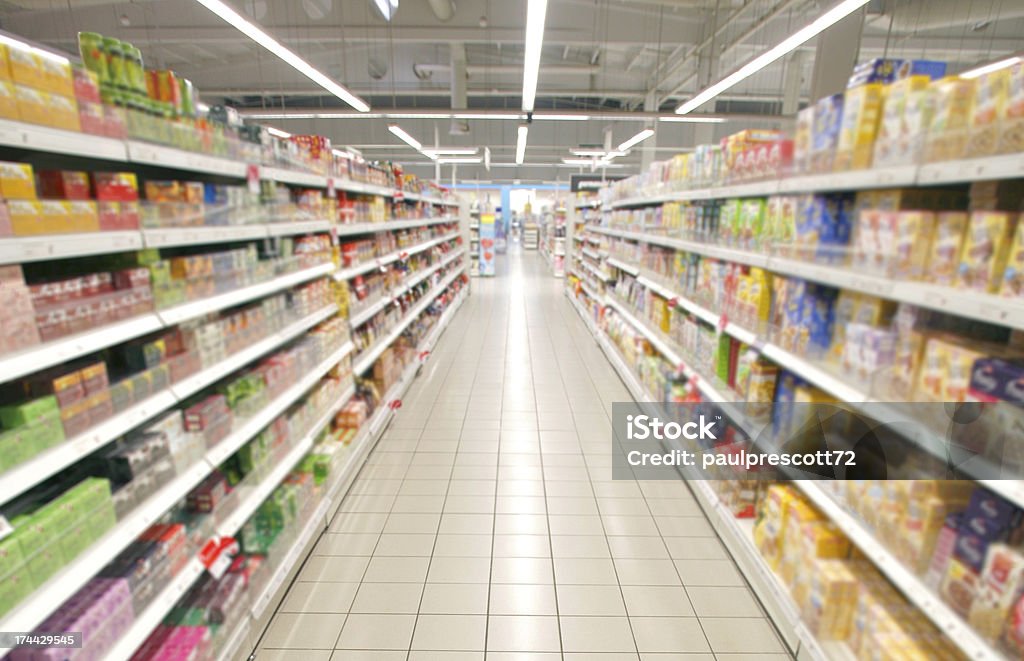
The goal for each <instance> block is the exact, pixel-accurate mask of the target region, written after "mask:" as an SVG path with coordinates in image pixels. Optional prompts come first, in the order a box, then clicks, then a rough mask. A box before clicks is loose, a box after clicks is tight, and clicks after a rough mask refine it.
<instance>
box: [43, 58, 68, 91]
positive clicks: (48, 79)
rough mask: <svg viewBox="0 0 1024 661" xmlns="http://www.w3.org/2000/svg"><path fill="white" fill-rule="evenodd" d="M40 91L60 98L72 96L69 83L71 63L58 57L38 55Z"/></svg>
mask: <svg viewBox="0 0 1024 661" xmlns="http://www.w3.org/2000/svg"><path fill="white" fill-rule="evenodd" d="M39 69H40V72H41V75H42V85H41V87H42V89H44V90H46V91H47V92H52V93H54V94H60V95H62V96H74V95H75V88H74V85H73V84H72V82H71V63H70V62H68V61H67V60H66V59H65V58H63V57H59V56H47V55H39Z"/></svg>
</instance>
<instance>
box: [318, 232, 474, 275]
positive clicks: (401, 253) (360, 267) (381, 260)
mask: <svg viewBox="0 0 1024 661" xmlns="http://www.w3.org/2000/svg"><path fill="white" fill-rule="evenodd" d="M459 234H460V233H459V232H451V233H450V234H445V235H444V236H441V237H438V238H436V239H431V240H430V241H425V242H423V243H420V244H418V245H415V246H412V247H410V248H400V249H398V250H396V251H394V252H392V253H388V254H387V255H384V256H383V257H378V258H377V259H375V260H373V261H370V262H366V263H365V264H357V265H356V266H350V267H348V268H347V269H340V270H338V271H335V272H334V274H333V277H334V279H335V280H338V281H341V280H348V279H349V278H354V277H356V276H357V275H362V274H363V273H369V272H370V271H375V270H377V269H379V268H382V267H384V266H385V265H387V264H390V263H392V262H397V261H398V260H400V259H405V258H407V257H411V256H412V255H415V254H417V253H421V252H423V251H424V250H430V249H431V248H433V247H434V246H436V245H438V244H441V243H444V242H445V241H451V240H452V239H455V238H458V237H459Z"/></svg>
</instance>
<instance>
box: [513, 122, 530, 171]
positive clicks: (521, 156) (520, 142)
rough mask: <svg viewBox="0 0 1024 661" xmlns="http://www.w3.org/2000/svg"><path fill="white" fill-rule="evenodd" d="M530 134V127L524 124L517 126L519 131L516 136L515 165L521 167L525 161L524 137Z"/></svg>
mask: <svg viewBox="0 0 1024 661" xmlns="http://www.w3.org/2000/svg"><path fill="white" fill-rule="evenodd" d="M529 132H530V127H529V126H527V125H526V124H522V125H520V126H519V130H518V132H517V135H516V165H522V164H523V161H524V160H525V159H526V135H527V134H528V133H529Z"/></svg>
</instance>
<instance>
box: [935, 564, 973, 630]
mask: <svg viewBox="0 0 1024 661" xmlns="http://www.w3.org/2000/svg"><path fill="white" fill-rule="evenodd" d="M939 593H940V594H941V595H942V598H943V600H944V601H945V602H946V603H947V604H949V605H950V606H951V607H952V608H953V610H955V611H956V612H957V613H959V614H960V615H962V616H965V617H966V616H967V614H968V613H970V612H971V605H972V604H973V603H974V598H975V597H976V596H977V594H978V573H977V572H975V571H974V570H973V569H972V568H971V567H970V566H968V565H966V564H964V563H963V562H961V561H960V560H958V559H957V558H956V557H952V558H950V559H949V564H948V565H947V566H946V575H945V576H943V577H942V585H941V587H940V588H939Z"/></svg>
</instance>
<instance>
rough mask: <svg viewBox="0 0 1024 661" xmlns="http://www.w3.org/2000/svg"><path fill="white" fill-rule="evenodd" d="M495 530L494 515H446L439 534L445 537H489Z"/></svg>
mask: <svg viewBox="0 0 1024 661" xmlns="http://www.w3.org/2000/svg"><path fill="white" fill-rule="evenodd" d="M493 529H494V515H493V514H449V513H445V514H444V515H443V516H442V517H441V527H440V528H439V529H438V532H439V533H440V534H443V535H489V534H491V533H492V531H493Z"/></svg>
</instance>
